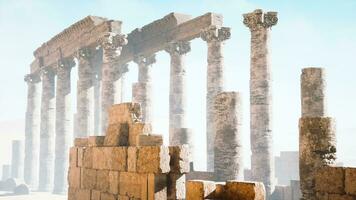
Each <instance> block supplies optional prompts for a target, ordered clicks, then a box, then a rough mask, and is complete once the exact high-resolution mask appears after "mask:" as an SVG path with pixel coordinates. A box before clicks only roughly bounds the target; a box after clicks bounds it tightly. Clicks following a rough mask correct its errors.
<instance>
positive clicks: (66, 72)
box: [53, 58, 75, 194]
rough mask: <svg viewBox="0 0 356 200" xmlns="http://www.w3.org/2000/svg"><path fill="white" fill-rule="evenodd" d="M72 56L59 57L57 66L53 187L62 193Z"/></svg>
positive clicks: (70, 134) (68, 137) (70, 130)
mask: <svg viewBox="0 0 356 200" xmlns="http://www.w3.org/2000/svg"><path fill="white" fill-rule="evenodd" d="M74 65H75V62H74V60H73V58H67V59H61V60H60V61H59V62H58V66H57V87H56V140H55V144H56V146H55V161H54V163H55V165H54V189H53V193H55V194H64V193H65V192H66V189H67V172H68V166H69V157H68V156H69V148H70V146H71V140H72V138H73V120H72V119H73V113H72V109H71V100H72V99H71V75H70V73H71V69H72V67H73V66H74Z"/></svg>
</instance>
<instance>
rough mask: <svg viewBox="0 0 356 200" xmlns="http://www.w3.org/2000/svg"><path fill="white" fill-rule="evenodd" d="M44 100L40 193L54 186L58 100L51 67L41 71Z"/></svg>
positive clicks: (42, 106) (42, 110) (42, 102)
mask: <svg viewBox="0 0 356 200" xmlns="http://www.w3.org/2000/svg"><path fill="white" fill-rule="evenodd" d="M41 75H42V99H41V134H40V169H39V185H38V189H39V191H46V192H48V191H50V189H52V185H53V174H54V172H53V169H54V136H55V132H56V127H55V117H56V112H55V111H56V99H55V88H54V85H55V83H54V78H55V72H54V70H53V69H51V67H44V68H42V69H41Z"/></svg>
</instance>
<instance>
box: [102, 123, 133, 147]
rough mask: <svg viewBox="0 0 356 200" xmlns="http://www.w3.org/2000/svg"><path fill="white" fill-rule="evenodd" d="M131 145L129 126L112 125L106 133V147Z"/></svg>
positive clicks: (124, 124) (121, 124)
mask: <svg viewBox="0 0 356 200" xmlns="http://www.w3.org/2000/svg"><path fill="white" fill-rule="evenodd" d="M128 144H129V125H128V124H127V123H120V124H110V125H109V127H108V128H107V131H106V136H105V140H104V145H105V146H127V145H128Z"/></svg>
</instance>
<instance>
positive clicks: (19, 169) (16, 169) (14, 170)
mask: <svg viewBox="0 0 356 200" xmlns="http://www.w3.org/2000/svg"><path fill="white" fill-rule="evenodd" d="M23 161H24V145H23V142H22V141H21V140H13V141H12V157H11V177H12V178H17V179H21V180H23V172H24V165H23Z"/></svg>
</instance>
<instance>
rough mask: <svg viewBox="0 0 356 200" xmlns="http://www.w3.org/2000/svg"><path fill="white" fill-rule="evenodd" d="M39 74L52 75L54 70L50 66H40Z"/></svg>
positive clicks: (54, 72)
mask: <svg viewBox="0 0 356 200" xmlns="http://www.w3.org/2000/svg"><path fill="white" fill-rule="evenodd" d="M40 74H41V76H42V77H43V76H54V75H55V74H56V71H55V70H54V69H53V68H52V67H51V66H46V67H42V68H41V71H40Z"/></svg>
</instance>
